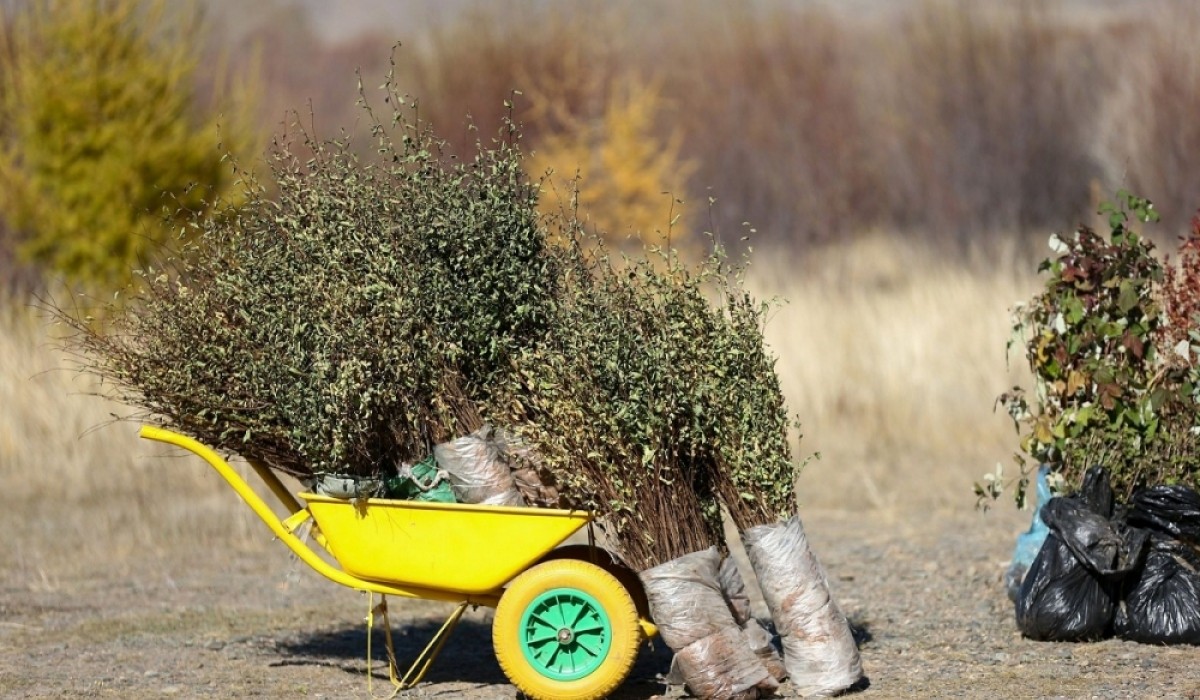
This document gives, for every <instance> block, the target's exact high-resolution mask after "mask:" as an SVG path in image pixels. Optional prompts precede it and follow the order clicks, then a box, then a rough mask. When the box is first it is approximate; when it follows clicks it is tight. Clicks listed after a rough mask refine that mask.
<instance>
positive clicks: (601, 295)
mask: <svg viewBox="0 0 1200 700" xmlns="http://www.w3.org/2000/svg"><path fill="white" fill-rule="evenodd" d="M581 250H582V248H581V247H576V248H572V249H569V250H567V251H565V253H564V257H566V258H567V259H568V260H567V262H566V263H564V265H563V266H562V269H563V270H564V274H563V278H562V284H563V292H564V293H563V301H562V303H561V304H560V305H559V307H558V309H557V314H556V316H555V321H554V322H553V324H552V327H553V332H552V333H551V334H550V337H549V339H548V341H547V342H546V343H544V344H542V345H540V346H538V347H537V348H534V349H532V350H530V351H527V352H525V353H522V354H521V355H520V356H519V357H518V360H517V366H518V368H519V371H518V373H517V377H518V378H519V379H520V384H519V385H518V386H515V387H513V390H512V393H511V395H509V396H507V397H505V399H506V400H505V402H504V404H503V406H504V407H505V408H507V410H508V413H507V414H506V419H507V422H508V423H509V424H511V425H512V429H513V430H515V431H516V432H518V433H519V434H520V435H521V436H522V437H523V438H524V439H526V440H527V441H528V442H530V443H532V444H536V445H538V447H539V450H540V458H541V459H542V460H543V464H544V465H545V466H546V467H547V468H548V469H549V470H550V471H551V472H553V473H554V474H555V476H556V478H557V479H558V481H559V483H560V484H562V486H563V492H564V493H566V494H569V495H570V497H571V498H572V499H573V504H574V505H576V506H578V507H584V508H589V509H593V510H597V511H599V512H602V513H605V514H606V515H607V519H608V522H609V524H610V526H611V527H612V528H613V529H614V530H615V535H616V540H617V541H618V542H619V545H620V549H621V554H622V556H623V558H624V559H625V561H626V562H627V563H628V564H629V565H630V566H632V567H633V568H635V569H636V570H638V571H639V572H641V573H640V575H641V578H642V581H643V583H644V584H645V587H646V592H647V596H648V598H649V603H650V607H651V613H652V616H653V618H654V619H655V621H656V623H657V624H658V625H659V628H660V630H661V632H662V637H663V639H664V641H665V642H666V643H667V644H668V646H670V647H671V648H672V649H673V650H674V651H675V652H676V654H677V657H676V658H677V661H678V662H679V663H678V666H679V669H680V670H681V671H682V673H683V676H684V680H685V681H686V682H687V684H688V685H689V687H690V688H691V689H692V691H693V692H694V693H695V694H697V695H699V696H701V697H706V698H715V697H757V696H759V695H760V694H761V695H766V694H770V693H771V692H772V691H773V690H774V688H775V687H776V686H777V681H778V680H781V679H782V677H783V676H784V675H785V672H784V670H783V669H782V668H781V667H780V665H779V664H778V658H777V654H776V652H775V651H774V650H773V648H772V647H771V643H770V638H769V635H767V634H766V633H765V631H764V630H763V629H762V628H761V627H760V626H758V624H757V621H753V620H752V618H751V616H750V611H749V604H748V600H747V598H746V596H745V594H744V584H743V583H742V580H741V576H740V573H739V572H738V571H737V569H736V566H735V565H733V562H732V561H730V560H728V559H726V560H725V562H724V563H722V559H721V556H722V553H723V552H724V544H723V527H722V524H721V507H722V505H724V506H725V508H726V509H727V510H728V512H730V513H731V514H732V515H733V516H734V518H735V522H736V523H737V524H738V525H739V526H741V527H743V528H744V529H746V531H747V535H748V537H747V542H748V544H750V545H751V546H750V551H751V556H752V557H753V559H752V561H753V562H754V565H755V567H756V572H757V573H758V575H759V578H760V580H763V581H764V583H769V584H770V585H772V586H773V588H772V589H771V594H770V595H768V596H767V600H768V602H769V604H770V605H771V606H773V607H772V613H773V614H774V615H775V617H776V622H777V623H778V624H779V627H780V629H781V631H782V632H783V634H784V644H785V649H786V650H787V651H788V653H789V659H788V660H787V664H788V666H787V672H788V673H790V674H791V675H792V677H793V680H794V682H795V683H796V685H797V687H799V688H800V689H801V690H803V691H804V692H806V693H811V692H836V691H839V690H843V689H845V688H847V687H849V686H851V685H853V684H854V683H855V682H856V681H858V680H859V678H860V677H861V675H862V674H861V664H860V662H859V657H858V652H857V649H856V647H855V646H854V642H853V639H852V637H851V635H850V630H849V626H848V624H847V623H846V620H845V618H844V616H842V615H841V613H840V611H838V609H837V606H836V604H834V603H833V601H832V599H831V598H830V596H829V593H828V588H827V586H826V583H825V580H824V574H823V572H821V570H820V568H819V566H818V565H817V564H816V561H815V559H813V558H812V555H811V552H809V550H808V548H807V545H806V543H805V541H804V538H803V531H802V530H801V529H800V526H799V521H798V520H796V519H795V518H794V517H792V518H791V519H790V520H787V521H786V522H783V523H779V522H777V521H778V520H779V519H781V518H789V516H793V514H794V501H793V498H792V495H791V494H792V489H793V479H794V467H793V464H792V461H791V454H790V449H789V446H788V428H789V419H788V416H787V413H786V411H785V410H784V405H783V399H782V394H781V392H780V390H779V384H778V380H777V378H776V375H775V372H774V366H773V361H772V360H771V358H770V357H769V355H768V354H767V353H766V352H765V350H764V348H763V338H762V321H763V312H764V310H765V309H764V307H761V306H759V305H757V304H756V303H754V302H753V300H752V299H750V297H749V296H748V295H746V294H745V292H744V291H742V289H741V287H740V277H738V276H736V275H733V274H731V273H730V271H729V270H727V269H726V268H725V266H724V264H723V260H722V258H721V257H720V256H719V255H717V256H714V257H713V258H712V259H710V260H708V261H706V262H705V263H703V264H701V265H700V266H699V267H698V268H696V269H693V270H690V269H688V268H687V267H686V266H684V265H681V264H680V263H679V261H678V260H677V259H676V258H674V257H672V256H671V255H669V254H663V255H662V256H661V259H657V260H643V261H636V262H634V261H625V262H624V264H621V265H614V264H613V263H612V262H611V261H610V260H609V259H608V258H606V257H604V256H603V255H598V256H596V257H594V258H590V259H589V258H588V257H587V256H586V255H584V254H583V253H582V252H580V251H581ZM797 597H799V598H800V599H801V603H800V604H796V603H795V601H794V599H795V598H797ZM748 652H750V653H748ZM753 652H757V653H753Z"/></svg>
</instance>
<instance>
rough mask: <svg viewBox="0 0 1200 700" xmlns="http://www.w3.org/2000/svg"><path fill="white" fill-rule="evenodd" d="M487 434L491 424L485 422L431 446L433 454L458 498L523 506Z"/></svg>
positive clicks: (507, 470)
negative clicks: (458, 435) (466, 432)
mask: <svg viewBox="0 0 1200 700" xmlns="http://www.w3.org/2000/svg"><path fill="white" fill-rule="evenodd" d="M490 433H491V427H490V426H487V425H485V426H483V427H482V428H480V429H479V430H476V431H475V432H473V433H471V434H470V435H465V436H463V437H460V438H456V439H454V440H451V441H450V442H444V443H442V444H440V445H436V446H434V448H433V456H434V457H435V458H436V459H437V463H438V466H439V467H441V468H442V469H444V470H445V471H446V474H447V475H448V476H449V478H450V485H451V487H452V488H453V489H454V495H455V496H457V497H458V500H459V501H462V502H463V503H478V504H482V505H490V506H523V505H525V499H523V498H522V497H521V493H520V492H519V491H517V486H516V483H515V482H514V481H513V477H512V473H511V471H510V470H509V468H508V463H507V462H506V461H505V460H504V458H503V456H502V455H501V453H500V449H499V447H498V445H497V444H496V442H495V441H494V440H492V439H491V435H490Z"/></svg>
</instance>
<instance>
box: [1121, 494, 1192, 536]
mask: <svg viewBox="0 0 1200 700" xmlns="http://www.w3.org/2000/svg"><path fill="white" fill-rule="evenodd" d="M1129 506H1130V508H1129V524H1130V525H1133V526H1135V527H1144V528H1146V529H1148V530H1154V531H1155V532H1161V533H1163V534H1165V535H1170V536H1171V537H1173V538H1175V539H1177V540H1183V541H1185V542H1189V543H1191V544H1194V545H1200V494H1197V493H1196V491H1195V490H1194V489H1191V488H1188V487H1187V486H1153V487H1151V488H1146V489H1141V490H1140V491H1138V492H1137V493H1134V494H1133V498H1131V499H1130V501H1129Z"/></svg>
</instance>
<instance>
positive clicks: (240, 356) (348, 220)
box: [66, 94, 558, 502]
mask: <svg viewBox="0 0 1200 700" xmlns="http://www.w3.org/2000/svg"><path fill="white" fill-rule="evenodd" d="M391 98H392V99H391V100H390V103H391V104H393V105H401V104H403V100H402V99H399V97H398V96H397V95H395V94H392V95H391ZM398 109H399V111H397V112H396V113H395V114H394V115H392V119H391V120H390V121H389V123H388V124H383V123H381V122H380V121H379V120H376V119H375V118H374V115H373V114H371V113H370V111H369V110H368V114H370V116H371V120H372V123H373V125H374V126H373V134H374V136H375V138H376V140H377V143H376V146H377V150H378V154H377V157H374V158H371V159H361V158H360V157H359V156H358V155H356V150H355V148H354V147H352V145H351V144H350V143H349V142H348V141H334V142H329V143H325V142H318V141H317V140H315V139H314V138H312V137H311V136H310V135H309V134H307V133H305V132H304V131H303V130H301V131H300V132H299V134H298V135H294V136H291V137H288V136H285V137H282V138H280V139H279V140H277V142H276V143H275V145H274V147H273V149H272V150H271V152H270V153H269V157H268V165H269V168H270V176H271V177H270V179H269V186H268V185H265V184H262V183H261V182H259V181H257V180H256V179H254V178H252V177H250V176H247V177H246V178H245V180H244V181H245V183H246V184H245V189H246V199H247V201H248V203H247V204H246V205H244V206H243V207H242V208H240V209H238V210H236V211H232V210H231V211H229V212H227V215H226V216H222V217H216V218H213V219H211V220H208V221H205V222H204V223H200V224H196V225H195V226H194V229H193V230H188V231H185V232H181V238H180V245H179V246H178V249H177V250H176V251H175V252H174V254H173V255H171V256H170V257H169V258H166V259H164V260H162V261H161V262H160V263H158V264H156V265H155V267H154V268H152V269H148V270H145V271H144V273H143V276H142V280H141V284H140V285H139V286H137V287H136V288H135V289H133V290H132V291H131V294H130V296H129V298H125V299H122V300H121V303H120V304H119V305H113V306H112V307H111V308H109V309H107V311H106V315H107V317H108V322H107V323H105V324H100V323H95V322H92V321H91V320H90V319H83V320H78V321H73V323H74V325H75V328H76V329H77V330H78V331H79V333H78V337H77V341H78V342H79V344H80V345H81V346H82V349H83V350H84V351H85V356H86V357H87V358H89V360H88V362H89V363H90V369H91V370H93V371H94V372H96V373H98V374H100V375H101V376H102V377H104V378H105V379H107V380H110V382H109V385H110V386H111V387H112V388H113V390H114V393H116V394H117V395H118V398H120V399H122V400H124V401H125V402H126V403H128V404H130V405H132V406H136V407H139V408H140V409H142V410H143V411H144V415H143V416H139V417H141V418H143V419H144V420H149V421H153V422H158V423H161V424H163V425H165V426H167V427H170V428H173V429H176V430H179V431H181V432H183V433H186V434H188V435H190V436H192V437H195V438H197V439H199V440H200V441H201V442H204V443H207V444H209V445H211V446H213V447H215V448H219V449H224V450H228V451H232V452H236V453H238V454H240V455H241V456H243V457H245V458H247V459H251V460H258V461H260V462H262V463H264V464H267V465H269V466H271V467H273V468H275V469H278V470H281V471H283V472H287V473H290V474H293V475H296V476H299V477H302V478H312V477H320V476H324V475H338V476H345V477H373V478H379V479H381V480H382V479H384V478H385V477H389V476H395V475H396V474H397V473H398V472H404V471H405V470H411V468H412V467H413V466H415V465H419V464H421V463H422V462H423V461H424V460H426V459H427V458H428V457H429V456H430V454H431V452H432V451H433V448H434V446H438V445H443V446H444V447H445V450H444V451H445V452H446V454H447V455H448V456H449V457H451V458H454V457H455V456H456V455H457V456H458V457H461V456H462V455H463V454H466V453H469V452H471V451H472V450H474V451H475V452H478V453H480V454H486V455H487V456H489V457H490V459H491V461H492V462H497V461H498V460H497V459H496V450H497V449H498V447H497V445H496V441H495V440H494V439H493V436H490V435H488V434H487V432H486V430H487V428H486V426H485V425H484V424H483V421H482V418H481V416H480V413H479V408H478V407H479V406H480V405H481V404H482V403H484V402H485V401H486V400H487V399H488V397H489V395H490V393H491V391H492V389H493V387H494V386H497V385H499V384H503V383H504V382H505V381H506V380H505V379H504V378H503V376H502V375H503V374H504V373H505V372H506V371H509V368H510V367H511V360H512V358H513V357H514V355H515V354H516V353H518V352H519V351H522V350H524V349H526V348H528V347H533V346H536V344H537V343H538V342H539V339H540V338H542V336H543V335H544V334H545V333H546V332H547V329H548V324H549V323H550V321H551V312H552V310H553V306H554V303H555V301H554V300H555V298H556V297H557V295H558V291H557V284H558V283H557V278H558V273H557V271H556V268H555V259H554V258H553V257H551V256H549V255H547V254H546V243H545V241H546V236H545V232H544V230H543V229H542V228H540V224H539V218H538V212H537V196H538V187H537V184H536V183H531V182H530V181H529V180H528V179H527V178H526V177H525V176H524V174H523V172H522V165H521V155H520V151H519V149H518V146H517V132H516V130H515V129H511V128H510V129H506V130H504V131H503V132H502V133H501V134H500V135H499V137H498V138H497V139H495V140H494V141H492V142H490V143H478V144H477V148H476V151H475V154H474V157H473V158H471V159H465V160H458V159H451V158H449V157H444V156H443V155H442V143H441V142H440V141H439V140H438V139H437V138H436V137H435V136H434V135H433V134H432V133H431V132H430V130H429V129H428V128H426V127H425V126H424V125H422V124H421V123H420V122H419V121H417V120H416V118H415V116H412V117H410V115H409V113H408V112H406V111H405V110H407V108H405V107H400V108H398ZM412 114H413V115H415V112H413V113H412ZM66 318H67V319H68V320H70V317H69V316H66ZM472 436H474V437H472ZM464 439H465V440H466V441H467V442H466V443H455V442H451V441H454V440H464ZM426 464H428V463H427V462H426ZM435 471H436V470H435ZM503 476H504V477H508V475H507V471H505V473H504V474H503ZM481 479H483V480H486V479H485V478H484V477H477V478H475V481H474V482H472V481H471V478H468V479H467V482H468V483H467V486H468V487H473V486H478V485H479V483H478V482H479V481H480V480H481ZM370 483H377V482H375V481H372V482H370ZM458 486H459V484H456V491H457V490H458V489H457V487H458ZM511 490H512V481H511V478H509V479H508V483H507V484H506V485H504V486H502V487H501V488H500V491H511ZM364 495H373V494H372V493H367V494H364ZM518 498H519V497H518ZM481 500H482V499H481ZM509 500H510V499H509ZM505 502H508V500H506V501H505Z"/></svg>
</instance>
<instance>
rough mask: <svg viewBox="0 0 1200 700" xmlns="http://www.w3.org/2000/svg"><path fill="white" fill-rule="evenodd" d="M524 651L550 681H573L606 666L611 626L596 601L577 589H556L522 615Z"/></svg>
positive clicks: (540, 597)
mask: <svg viewBox="0 0 1200 700" xmlns="http://www.w3.org/2000/svg"><path fill="white" fill-rule="evenodd" d="M520 641H521V652H522V653H523V654H525V660H526V661H528V662H529V665H530V666H531V667H533V668H534V669H536V670H537V672H538V673H540V674H542V675H543V676H545V677H547V678H551V679H553V680H556V681H573V680H578V679H580V678H583V677H585V676H587V675H589V674H591V673H592V672H593V671H595V670H596V669H598V668H600V666H601V665H602V664H603V663H604V659H605V658H606V657H607V656H608V649H609V646H610V645H611V644H612V625H611V623H610V622H609V620H608V615H607V614H606V613H605V612H604V608H603V607H602V606H601V605H600V603H598V602H597V601H596V599H595V598H593V597H592V596H590V595H588V594H587V593H584V592H583V591H581V590H578V589H576V588H554V589H551V590H548V591H546V592H545V593H542V594H541V595H539V596H538V597H536V598H534V599H533V602H532V603H530V604H529V607H527V608H525V612H524V613H523V614H522V615H521V640H520Z"/></svg>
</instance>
